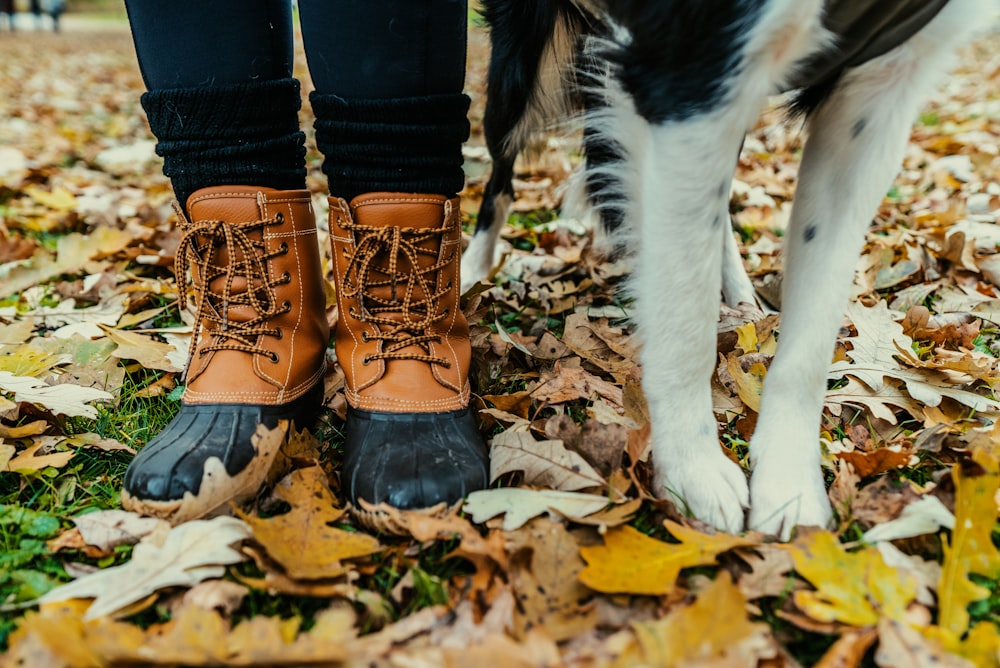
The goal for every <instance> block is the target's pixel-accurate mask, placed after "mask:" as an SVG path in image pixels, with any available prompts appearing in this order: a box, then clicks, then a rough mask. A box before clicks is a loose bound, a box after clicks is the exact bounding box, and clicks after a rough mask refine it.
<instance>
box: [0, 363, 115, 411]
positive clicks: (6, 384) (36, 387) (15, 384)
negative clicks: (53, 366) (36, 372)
mask: <svg viewBox="0 0 1000 668" xmlns="http://www.w3.org/2000/svg"><path fill="white" fill-rule="evenodd" d="M0 390H2V391H4V392H13V393H14V401H25V402H28V403H31V404H35V405H36V406H41V407H42V408H45V409H46V410H49V411H52V412H53V413H55V414H57V415H66V416H69V417H86V418H96V417H97V409H96V408H94V407H93V406H88V405H87V404H89V403H90V402H92V401H111V400H112V399H113V397H112V396H111V395H110V394H108V393H107V392H105V391H104V390H99V389H97V388H93V387H80V386H78V385H71V384H69V383H63V384H61V385H48V384H46V383H45V382H44V381H41V380H38V379H37V378H31V377H28V376H15V375H14V374H12V373H9V372H7V371H0Z"/></svg>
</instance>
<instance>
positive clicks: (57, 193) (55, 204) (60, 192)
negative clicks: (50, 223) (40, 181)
mask: <svg viewBox="0 0 1000 668" xmlns="http://www.w3.org/2000/svg"><path fill="white" fill-rule="evenodd" d="M24 193H25V194H26V195H27V196H28V197H30V198H31V199H33V200H35V201H36V202H38V203H39V204H41V205H42V206H44V207H48V208H49V209H54V210H56V211H72V210H73V209H75V208H76V197H75V196H74V195H73V193H71V192H70V191H68V190H66V189H65V188H55V189H54V190H53V191H52V192H49V191H47V190H42V189H41V188H39V187H38V186H28V187H27V188H25V189H24Z"/></svg>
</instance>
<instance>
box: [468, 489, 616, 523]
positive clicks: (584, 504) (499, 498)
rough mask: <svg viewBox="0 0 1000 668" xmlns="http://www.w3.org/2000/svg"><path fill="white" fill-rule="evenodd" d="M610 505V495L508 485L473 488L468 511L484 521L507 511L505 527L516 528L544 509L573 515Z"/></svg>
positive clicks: (586, 513) (593, 511)
mask: <svg viewBox="0 0 1000 668" xmlns="http://www.w3.org/2000/svg"><path fill="white" fill-rule="evenodd" d="M607 506H608V499H607V497H604V496H598V495H596V494H581V493H579V492H560V491H558V490H551V489H547V490H536V489H521V488H517V487H506V488H501V489H487V490H480V491H477V492H472V493H471V494H469V496H468V497H467V498H466V500H465V512H467V513H470V514H471V515H472V521H473V522H476V523H477V524H481V523H483V522H485V521H486V520H488V519H490V518H492V517H496V516H497V515H503V516H504V520H503V526H502V527H501V528H502V529H503V530H504V531H513V530H515V529H519V528H520V527H522V526H524V524H525V523H526V522H527V521H528V520H530V519H532V518H534V517H537V516H539V515H542V514H544V513H549V514H550V515H551V514H552V512H553V511H555V512H558V513H559V514H562V515H566V516H569V517H586V516H587V515H590V514H592V513H596V512H597V511H599V510H604V509H605V508H606V507H607Z"/></svg>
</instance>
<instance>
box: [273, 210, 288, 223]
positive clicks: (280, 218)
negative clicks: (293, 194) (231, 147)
mask: <svg viewBox="0 0 1000 668" xmlns="http://www.w3.org/2000/svg"><path fill="white" fill-rule="evenodd" d="M274 222H275V224H276V225H281V224H282V223H283V222H285V214H283V213H281V212H280V211H279V212H278V213H277V214H275V216H274Z"/></svg>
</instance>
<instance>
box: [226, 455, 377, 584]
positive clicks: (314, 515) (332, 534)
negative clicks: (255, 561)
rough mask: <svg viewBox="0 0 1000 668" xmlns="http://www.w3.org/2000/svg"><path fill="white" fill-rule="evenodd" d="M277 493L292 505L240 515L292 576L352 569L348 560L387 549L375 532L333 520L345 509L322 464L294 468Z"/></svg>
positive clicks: (320, 575)
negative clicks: (346, 527) (270, 514)
mask: <svg viewBox="0 0 1000 668" xmlns="http://www.w3.org/2000/svg"><path fill="white" fill-rule="evenodd" d="M274 495H275V496H276V497H277V498H279V499H281V500H282V501H284V502H286V503H288V504H289V505H290V506H291V507H292V508H291V510H289V511H288V512H287V513H285V514H283V515H277V516H275V517H270V518H267V519H264V518H261V517H252V516H249V515H247V514H245V513H239V515H240V517H242V518H243V519H244V520H245V521H246V523H247V524H248V525H249V526H250V528H251V530H252V531H253V537H254V539H255V540H256V541H257V542H258V543H260V544H261V545H262V546H263V547H264V549H265V550H266V551H267V554H268V555H269V556H270V557H271V558H272V559H274V560H275V561H276V562H278V563H279V564H281V566H282V567H283V568H284V569H285V571H286V572H287V573H288V575H289V576H291V577H293V578H302V579H307V580H308V579H320V578H333V577H337V576H339V575H342V574H344V573H346V572H347V568H346V567H345V566H344V565H343V563H342V562H343V560H345V559H353V558H356V557H363V556H367V555H369V554H373V553H375V552H378V551H379V550H381V549H382V546H381V545H380V544H379V542H378V540H377V539H376V538H374V537H372V536H369V535H367V534H363V533H356V532H352V531H345V530H343V529H338V528H336V527H333V526H331V523H333V522H335V521H337V520H338V519H339V518H340V517H341V516H342V515H343V514H344V510H343V509H338V508H337V505H336V498H334V496H333V493H332V492H331V491H330V488H329V486H328V485H327V481H326V476H325V475H324V474H323V472H322V469H320V467H318V466H313V467H310V468H307V469H298V470H295V471H292V473H290V474H289V475H288V476H287V477H285V478H284V479H283V480H282V481H281V482H279V483H278V484H277V485H276V486H275V488H274Z"/></svg>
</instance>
